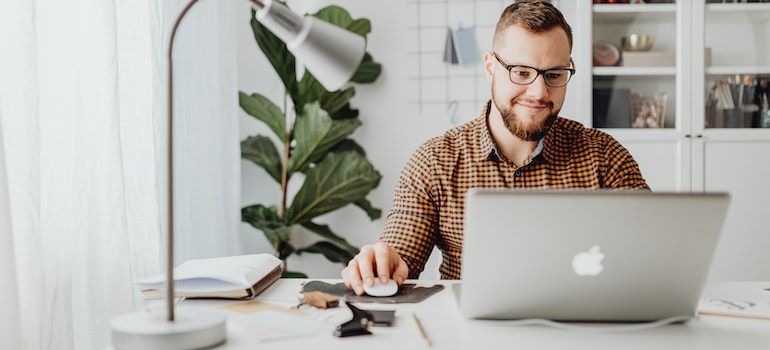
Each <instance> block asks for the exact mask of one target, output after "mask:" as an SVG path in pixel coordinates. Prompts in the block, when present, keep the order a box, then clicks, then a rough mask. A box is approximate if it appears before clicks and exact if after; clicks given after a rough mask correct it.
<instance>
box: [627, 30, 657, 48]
mask: <svg viewBox="0 0 770 350" xmlns="http://www.w3.org/2000/svg"><path fill="white" fill-rule="evenodd" d="M654 42H655V38H654V37H653V36H652V35H646V34H630V35H627V36H624V37H623V38H621V39H620V44H621V46H623V50H625V51H650V49H652V44H653V43H654Z"/></svg>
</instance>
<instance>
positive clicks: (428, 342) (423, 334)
mask: <svg viewBox="0 0 770 350" xmlns="http://www.w3.org/2000/svg"><path fill="white" fill-rule="evenodd" d="M412 317H414V323H416V324H417V329H418V330H419V331H420V336H422V340H424V341H425V344H426V345H428V347H430V346H431V345H430V338H428V333H425V328H422V323H421V322H420V319H419V318H417V314H412Z"/></svg>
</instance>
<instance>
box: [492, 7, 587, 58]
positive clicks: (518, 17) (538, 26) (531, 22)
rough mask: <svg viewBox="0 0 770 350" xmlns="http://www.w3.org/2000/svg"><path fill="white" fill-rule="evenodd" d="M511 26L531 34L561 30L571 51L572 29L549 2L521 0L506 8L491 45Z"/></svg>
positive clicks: (498, 22)
mask: <svg viewBox="0 0 770 350" xmlns="http://www.w3.org/2000/svg"><path fill="white" fill-rule="evenodd" d="M513 25H518V26H521V27H522V28H524V29H525V30H527V31H529V32H531V33H543V32H547V31H549V30H551V29H554V28H561V29H563V30H564V32H565V33H566V34H567V40H568V41H569V49H570V51H572V27H570V25H569V23H567V20H565V19H564V15H562V13H561V11H559V9H557V8H556V6H553V4H551V3H550V2H549V1H542V0H521V1H517V2H514V3H513V4H510V5H509V6H508V7H506V8H505V10H503V13H502V14H501V15H500V19H499V20H498V21H497V27H495V36H494V39H493V44H496V43H497V41H498V40H500V36H501V35H502V33H503V32H504V31H505V30H506V29H508V27H510V26H513Z"/></svg>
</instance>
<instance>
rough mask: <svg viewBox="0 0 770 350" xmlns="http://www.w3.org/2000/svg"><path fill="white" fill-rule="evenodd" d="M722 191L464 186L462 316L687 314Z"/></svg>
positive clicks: (641, 317)
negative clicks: (673, 191)
mask: <svg viewBox="0 0 770 350" xmlns="http://www.w3.org/2000/svg"><path fill="white" fill-rule="evenodd" d="M728 204H729V195H728V194H726V193H700V194H694V193H655V192H647V191H605V190H544V191H532V190H512V189H504V190H502V189H472V190H471V191H469V192H468V195H467V197H466V204H465V222H464V225H465V226H464V239H463V253H462V254H463V266H462V283H458V284H456V286H457V287H456V290H455V291H456V296H457V301H458V303H459V309H460V313H461V314H462V315H463V316H465V317H467V318H474V319H508V320H510V319H531V318H538V319H543V318H544V319H550V320H560V321H594V322H643V321H653V320H661V319H665V318H668V317H677V316H693V315H695V312H696V307H697V305H698V300H699V297H700V293H701V289H702V288H703V286H704V284H705V282H706V278H707V275H708V270H709V266H710V264H711V259H712V256H713V254H714V251H715V248H716V245H717V242H718V241H719V235H720V232H721V230H722V225H723V222H724V220H725V216H726V214H727V208H728Z"/></svg>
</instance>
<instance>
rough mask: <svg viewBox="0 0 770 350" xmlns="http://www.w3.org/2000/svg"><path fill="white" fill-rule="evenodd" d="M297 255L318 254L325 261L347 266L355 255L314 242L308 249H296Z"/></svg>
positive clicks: (330, 245) (327, 243)
mask: <svg viewBox="0 0 770 350" xmlns="http://www.w3.org/2000/svg"><path fill="white" fill-rule="evenodd" d="M297 253H299V254H302V253H320V254H323V256H324V257H326V259H327V260H329V261H331V262H336V263H340V264H347V263H348V261H350V259H352V258H353V256H354V255H355V254H353V255H351V254H350V253H349V252H348V251H346V250H344V249H341V248H340V247H338V246H336V245H334V244H332V243H329V242H326V241H320V242H316V243H314V244H313V245H311V246H309V247H305V248H300V249H297Z"/></svg>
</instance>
